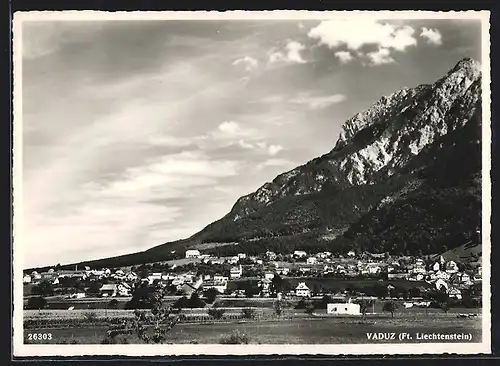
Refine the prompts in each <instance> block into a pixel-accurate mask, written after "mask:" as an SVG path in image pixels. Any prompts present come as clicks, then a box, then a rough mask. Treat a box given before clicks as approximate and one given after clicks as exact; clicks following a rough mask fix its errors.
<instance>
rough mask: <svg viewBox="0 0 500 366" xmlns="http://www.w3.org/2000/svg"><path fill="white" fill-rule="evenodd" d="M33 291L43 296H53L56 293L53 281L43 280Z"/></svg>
mask: <svg viewBox="0 0 500 366" xmlns="http://www.w3.org/2000/svg"><path fill="white" fill-rule="evenodd" d="M33 293H35V294H37V295H41V296H43V297H47V296H52V295H53V294H54V286H53V285H52V283H51V282H49V281H47V280H43V281H41V282H40V283H39V284H38V285H37V286H35V287H34V288H33Z"/></svg>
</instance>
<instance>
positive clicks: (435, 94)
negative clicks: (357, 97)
mask: <svg viewBox="0 0 500 366" xmlns="http://www.w3.org/2000/svg"><path fill="white" fill-rule="evenodd" d="M480 222H481V72H480V66H479V64H478V63H477V62H476V61H474V60H472V59H469V58H466V59H463V60H461V61H460V62H458V63H457V64H456V65H455V67H453V68H452V69H451V70H450V71H449V72H448V73H447V74H446V75H444V76H443V77H442V78H440V79H439V80H437V81H436V82H434V83H433V84H428V85H427V84H426V85H418V86H416V87H414V88H404V89H402V90H399V91H397V92H395V93H394V94H391V95H389V96H384V97H382V98H381V99H380V100H379V101H377V102H376V103H375V104H373V105H372V106H371V107H369V108H368V109H367V110H366V111H364V112H361V113H358V114H356V115H354V116H353V117H352V118H350V119H349V120H347V121H346V122H345V123H344V125H343V126H342V130H341V132H340V135H339V137H338V140H337V143H336V144H335V147H334V148H333V149H332V150H331V151H329V152H327V153H326V154H324V155H322V156H320V157H318V158H315V159H313V160H312V161H309V162H307V163H306V164H304V165H301V166H298V167H296V168H295V169H292V170H290V171H288V172H285V173H283V174H280V175H278V176H277V177H276V178H275V179H274V180H273V181H272V182H267V183H265V184H264V185H262V186H261V187H260V188H259V189H257V190H256V191H255V192H253V193H250V194H248V195H246V196H243V197H241V198H240V199H238V200H237V202H236V203H235V204H234V206H233V207H232V209H231V211H230V212H229V213H228V214H227V215H225V216H224V217H222V218H221V219H220V220H218V221H216V222H214V223H212V224H210V225H208V226H207V227H205V228H204V229H203V230H201V231H200V232H198V233H196V234H195V235H193V236H192V237H190V238H188V239H185V240H180V241H177V242H175V243H166V244H163V245H160V246H157V247H154V248H152V249H150V250H147V251H145V252H141V253H134V254H131V255H128V256H121V257H116V258H114V259H113V260H114V261H118V262H119V263H126V264H132V263H134V264H135V263H144V262H150V261H160V260H165V259H168V258H170V257H171V256H172V253H171V252H172V251H173V250H177V251H180V250H184V249H186V248H197V247H198V248H202V249H206V250H207V251H209V252H217V253H219V254H233V253H236V252H240V251H246V252H247V253H258V252H262V251H266V250H276V251H280V252H290V251H293V250H295V249H298V248H301V249H310V248H315V249H325V250H326V249H328V250H330V251H333V252H345V251H347V250H350V249H357V250H363V251H370V252H386V251H387V252H391V253H400V254H436V253H442V252H445V251H447V250H449V249H452V248H454V247H457V246H459V245H462V244H464V243H465V242H467V241H468V240H470V239H471V237H472V233H474V232H475V231H476V228H477V227H478V225H479V224H480ZM109 260H110V259H107V260H104V261H108V262H103V260H101V261H98V262H93V264H95V263H100V264H103V263H109ZM113 263H114V262H113Z"/></svg>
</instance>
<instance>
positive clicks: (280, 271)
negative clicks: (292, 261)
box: [276, 267, 290, 276]
mask: <svg viewBox="0 0 500 366" xmlns="http://www.w3.org/2000/svg"><path fill="white" fill-rule="evenodd" d="M276 272H277V273H278V274H280V275H284V276H286V275H287V274H288V273H290V268H288V267H281V268H277V269H276Z"/></svg>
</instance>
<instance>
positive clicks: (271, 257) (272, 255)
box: [266, 251, 277, 261]
mask: <svg viewBox="0 0 500 366" xmlns="http://www.w3.org/2000/svg"><path fill="white" fill-rule="evenodd" d="M266 257H267V259H269V260H271V261H273V260H275V259H276V257H277V255H276V253H274V252H270V251H267V252H266Z"/></svg>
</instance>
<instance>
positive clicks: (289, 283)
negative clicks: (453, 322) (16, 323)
mask: <svg viewBox="0 0 500 366" xmlns="http://www.w3.org/2000/svg"><path fill="white" fill-rule="evenodd" d="M183 257H184V258H182V259H177V260H172V261H168V262H157V263H153V264H148V265H141V266H132V267H125V268H99V269H93V268H90V267H88V266H86V267H84V268H78V267H76V268H75V269H74V270H60V269H57V268H51V269H49V270H48V271H46V272H41V273H38V272H36V271H32V272H30V273H25V274H24V277H23V282H24V285H25V289H27V288H30V289H31V291H30V292H27V291H25V299H29V297H33V296H36V295H39V296H46V297H47V298H49V299H50V298H53V299H58V304H61V303H62V304H64V300H67V301H74V300H78V299H89V298H101V299H105V298H123V299H124V300H126V299H130V298H131V297H132V296H133V295H134V291H135V289H136V288H138V287H139V286H142V287H144V286H149V287H154V288H158V287H160V288H163V289H165V290H166V292H167V293H168V295H169V296H171V297H172V298H179V297H190V296H191V295H192V294H193V293H197V294H200V295H201V296H204V295H205V296H206V293H207V292H208V291H212V292H214V293H215V295H216V296H219V297H220V298H225V297H228V298H247V299H250V298H270V297H276V298H278V299H281V298H285V299H308V298H314V297H321V296H330V298H331V299H335V300H336V301H335V302H334V303H331V304H328V306H327V307H326V311H327V313H332V314H335V313H339V314H340V313H351V314H358V313H360V309H359V305H358V304H351V300H356V299H359V298H366V299H386V298H392V299H396V300H402V301H404V302H403V304H404V307H406V308H410V307H413V306H416V307H417V306H418V307H428V306H429V305H430V304H431V301H429V299H426V297H425V294H426V293H427V292H432V291H438V292H440V293H444V294H446V295H447V297H448V298H449V299H453V300H455V301H458V302H460V300H462V299H463V298H464V297H465V293H467V294H469V295H468V297H470V296H471V295H470V294H471V289H475V291H473V292H472V294H473V295H474V296H475V297H476V298H479V297H480V294H478V288H480V286H478V285H480V283H481V266H480V265H478V266H475V267H474V266H472V265H470V264H463V263H460V262H459V263H457V262H455V261H453V260H448V261H447V260H445V259H444V258H443V257H442V256H439V257H436V258H434V259H432V258H430V257H428V258H425V259H424V258H415V257H410V256H405V257H391V256H389V255H387V254H370V253H362V254H357V253H355V252H354V251H350V252H348V253H347V255H346V256H334V255H333V254H332V253H330V252H327V251H324V252H318V253H307V252H306V251H303V250H296V251H294V252H293V253H292V254H288V255H282V254H279V253H274V252H270V251H268V252H266V253H265V254H262V255H259V256H247V255H246V254H245V253H239V254H238V255H236V256H232V257H215V256H211V255H209V254H202V253H201V252H200V251H199V250H196V249H191V250H187V251H185V253H183ZM278 279H279V282H280V288H279V289H277V288H276V283H277V282H278V281H277V280H278ZM337 284H339V285H338V286H337ZM340 284H342V285H343V287H342V286H340ZM214 290H215V291H214ZM346 304H347V305H346ZM344 305H346V306H344ZM59 306H63V305H59ZM67 308H68V309H71V306H68V307H67Z"/></svg>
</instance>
